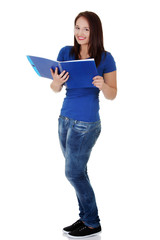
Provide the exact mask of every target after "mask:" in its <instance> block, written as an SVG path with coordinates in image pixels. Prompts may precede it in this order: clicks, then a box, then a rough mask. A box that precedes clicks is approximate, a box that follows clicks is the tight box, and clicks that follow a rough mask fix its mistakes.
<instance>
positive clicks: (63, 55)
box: [57, 46, 116, 122]
mask: <svg viewBox="0 0 160 240" xmlns="http://www.w3.org/2000/svg"><path fill="white" fill-rule="evenodd" d="M71 48H72V46H66V47H63V48H62V49H61V50H60V52H59V54H58V57H57V61H69V60H75V56H73V55H71V54H70V51H71ZM115 70H116V64H115V61H114V58H113V57H112V55H111V53H109V52H107V53H106V55H105V52H104V53H102V58H101V62H100V64H99V65H98V67H97V71H98V74H99V75H100V76H103V74H104V73H109V72H113V71H115ZM99 92H100V91H99V89H98V88H74V89H67V88H66V97H65V99H64V101H63V105H62V109H61V115H62V116H64V117H68V118H71V119H74V120H78V121H84V122H96V121H98V120H100V116H99Z"/></svg>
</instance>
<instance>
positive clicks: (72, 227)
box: [63, 220, 84, 233]
mask: <svg viewBox="0 0 160 240" xmlns="http://www.w3.org/2000/svg"><path fill="white" fill-rule="evenodd" d="M83 226H84V223H83V222H82V221H81V220H78V221H77V222H75V223H73V224H72V225H70V226H68V227H65V228H63V232H64V233H69V232H72V231H74V230H76V229H77V228H79V227H83Z"/></svg>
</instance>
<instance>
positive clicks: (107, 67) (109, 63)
mask: <svg viewBox="0 0 160 240" xmlns="http://www.w3.org/2000/svg"><path fill="white" fill-rule="evenodd" d="M116 69H117V68H116V63H115V60H114V58H113V56H112V54H111V53H110V52H107V53H106V57H105V62H104V71H103V73H109V72H113V71H115V70H116Z"/></svg>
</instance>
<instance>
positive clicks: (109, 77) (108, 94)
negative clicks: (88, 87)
mask: <svg viewBox="0 0 160 240" xmlns="http://www.w3.org/2000/svg"><path fill="white" fill-rule="evenodd" d="M93 80H94V81H93V84H94V86H96V87H98V88H99V90H102V92H103V95H104V96H105V98H107V99H110V100H113V99H115V97H116V95H117V77H116V71H113V72H109V73H105V74H104V77H101V76H96V77H94V78H93Z"/></svg>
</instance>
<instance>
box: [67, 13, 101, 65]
mask: <svg viewBox="0 0 160 240" xmlns="http://www.w3.org/2000/svg"><path fill="white" fill-rule="evenodd" d="M80 17H85V18H86V19H87V21H88V23H89V27H90V38H89V50H88V54H89V56H90V57H91V58H94V59H95V62H96V66H98V65H99V64H100V62H101V56H102V53H103V52H104V51H105V49H104V46H103V30H102V23H101V20H100V18H99V17H98V15H97V14H95V13H93V12H89V11H85V12H81V13H79V14H78V16H77V17H76V18H75V21H74V24H75V25H76V22H77V20H78V18H80ZM71 54H72V55H75V58H76V59H79V54H80V45H79V44H78V42H77V40H76V38H75V37H74V47H73V48H72V49H71Z"/></svg>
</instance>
